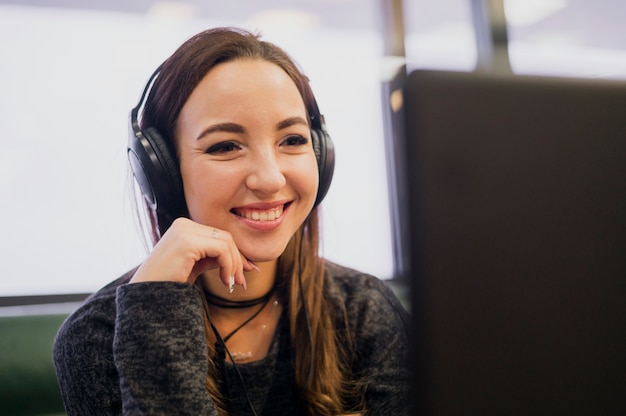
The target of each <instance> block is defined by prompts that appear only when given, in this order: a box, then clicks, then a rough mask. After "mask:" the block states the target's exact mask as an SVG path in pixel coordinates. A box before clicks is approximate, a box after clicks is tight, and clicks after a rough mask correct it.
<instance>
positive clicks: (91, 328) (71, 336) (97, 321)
mask: <svg viewBox="0 0 626 416" xmlns="http://www.w3.org/2000/svg"><path fill="white" fill-rule="evenodd" d="M134 272H135V269H133V270H130V271H128V272H126V273H124V274H123V275H122V276H121V277H119V278H117V279H115V280H114V281H112V282H111V283H109V284H107V285H106V286H104V287H103V288H101V289H100V290H98V291H97V292H95V293H93V294H92V295H90V296H89V297H88V298H87V299H85V300H84V301H83V303H82V304H81V305H80V306H79V307H78V308H77V309H76V310H75V311H74V312H72V313H71V314H70V315H69V316H68V317H67V319H66V320H65V322H64V323H63V325H61V328H60V329H59V332H58V333H57V337H56V340H55V348H60V347H62V346H63V345H65V344H67V343H71V344H74V343H75V342H78V341H80V340H81V339H82V340H86V339H88V338H91V339H93V337H95V338H101V337H107V334H109V335H110V337H112V336H113V329H114V326H115V312H116V310H115V308H116V307H115V297H116V290H117V288H118V287H119V286H121V285H123V284H125V283H128V281H129V280H130V279H131V277H132V276H133V273H134Z"/></svg>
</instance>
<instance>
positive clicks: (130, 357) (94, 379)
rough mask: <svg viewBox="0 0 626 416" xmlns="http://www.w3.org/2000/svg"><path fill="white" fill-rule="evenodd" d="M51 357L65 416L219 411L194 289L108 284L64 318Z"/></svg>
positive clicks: (213, 413)
mask: <svg viewBox="0 0 626 416" xmlns="http://www.w3.org/2000/svg"><path fill="white" fill-rule="evenodd" d="M53 355H54V363H55V367H56V373H57V379H58V381H59V386H60V388H61V393H62V395H63V401H64V404H65V408H66V412H67V414H68V415H69V416H74V415H80V416H83V415H121V414H124V415H147V414H149V415H170V414H177V415H216V414H217V412H216V409H215V407H214V405H213V402H212V401H211V399H210V396H209V395H208V393H207V391H206V388H205V381H206V375H207V368H208V367H207V366H208V363H207V347H206V340H205V334H204V321H203V308H202V302H201V298H200V294H199V292H198V290H197V289H196V287H195V286H192V285H188V284H178V283H172V282H163V283H157V282H150V283H134V284H123V282H122V284H121V285H120V284H119V282H118V283H116V284H114V285H111V286H110V287H107V288H105V289H103V290H102V291H100V292H98V293H97V294H95V295H94V296H92V297H91V298H90V299H88V300H87V301H86V302H85V304H83V305H82V306H81V307H80V308H79V309H78V310H76V311H75V312H74V313H73V314H72V315H71V316H70V317H69V318H68V319H67V320H66V322H64V324H63V325H62V327H61V328H60V330H59V332H58V333H57V337H56V339H55V344H54V350H53Z"/></svg>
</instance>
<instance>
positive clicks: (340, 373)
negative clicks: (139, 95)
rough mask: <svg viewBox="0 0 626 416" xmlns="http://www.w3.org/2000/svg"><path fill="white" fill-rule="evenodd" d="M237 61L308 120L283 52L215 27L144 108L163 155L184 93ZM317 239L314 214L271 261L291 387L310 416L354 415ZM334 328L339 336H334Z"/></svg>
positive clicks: (347, 357) (213, 384) (337, 313)
mask: <svg viewBox="0 0 626 416" xmlns="http://www.w3.org/2000/svg"><path fill="white" fill-rule="evenodd" d="M236 59H260V60H264V61H267V62H270V63H274V64H276V65H278V66H279V67H281V68H282V69H283V70H284V71H285V72H286V73H287V75H289V77H290V78H291V79H292V80H293V82H294V83H295V85H296V87H297V88H298V91H299V92H300V95H301V96H302V99H303V101H304V104H305V106H306V109H307V111H308V113H309V115H311V114H312V113H313V112H314V111H315V110H314V108H315V107H314V105H315V104H314V98H313V93H312V91H311V88H310V86H309V83H308V79H307V78H306V77H305V76H304V75H303V74H302V72H301V71H300V69H299V68H298V67H297V65H296V64H295V62H294V61H293V60H292V59H291V58H290V57H289V56H288V55H287V53H285V52H284V51H283V50H282V49H280V48H279V47H277V46H276V45H274V44H271V43H269V42H265V41H261V40H260V38H259V36H258V35H255V34H252V33H250V32H247V31H244V30H240V29H234V28H218V29H210V30H207V31H204V32H201V33H199V34H197V35H195V36H193V37H192V38H190V39H189V40H188V41H186V42H185V43H183V44H182V45H181V46H180V47H179V48H178V49H177V50H176V51H175V52H174V54H173V55H172V56H171V57H170V58H168V59H167V60H166V61H165V62H164V63H163V65H162V67H161V70H160V73H159V76H158V77H157V78H156V80H155V82H154V84H153V86H152V88H151V90H150V93H149V95H148V98H147V100H146V103H145V105H144V110H143V115H142V120H141V123H142V125H143V126H152V127H155V128H156V129H157V130H158V131H159V132H160V134H161V136H163V138H164V139H165V140H166V141H167V145H168V146H170V150H171V151H173V152H176V149H177V146H176V143H175V140H176V137H175V134H174V133H175V131H176V123H177V120H178V117H179V114H180V111H181V109H182V107H183V105H184V104H185V102H186V101H187V99H188V97H189V95H190V94H191V92H192V91H193V90H194V88H195V87H196V86H197V85H198V83H199V82H200V81H201V80H202V78H203V77H204V76H205V75H206V74H207V73H208V72H209V71H210V70H211V69H212V68H213V67H215V66H216V65H218V64H220V63H224V62H228V61H233V60H236ZM148 216H149V219H150V224H151V228H152V230H151V231H152V232H151V234H152V236H153V238H154V239H155V240H156V239H158V238H159V237H158V236H159V235H162V233H164V232H165V230H164V229H159V223H160V222H159V221H158V219H157V218H156V214H155V213H154V212H148ZM161 228H163V227H161ZM319 241H320V238H319V221H318V212H317V208H315V209H313V211H312V212H311V213H310V214H309V216H308V217H307V219H306V220H305V221H304V223H303V224H302V226H301V227H300V228H299V230H298V231H297V232H296V233H295V234H294V236H293V237H292V238H291V240H290V241H289V243H288V244H287V247H286V249H285V251H284V253H283V254H282V255H281V256H280V258H279V259H278V267H277V276H276V279H277V286H278V295H279V296H280V297H281V298H282V299H281V301H282V302H284V304H285V305H286V309H287V316H288V319H289V325H290V334H291V335H290V336H291V342H292V343H293V346H294V354H295V378H296V380H295V381H296V384H297V386H298V388H299V392H300V399H301V400H302V401H304V402H305V403H306V408H307V412H308V413H309V414H311V415H337V414H342V413H348V412H351V411H356V412H359V411H362V409H363V402H362V387H361V386H360V384H359V383H358V382H356V381H355V380H354V379H353V376H352V373H351V368H352V364H353V360H354V357H355V352H354V351H353V342H352V340H351V337H350V335H349V331H348V328H349V326H348V324H347V320H346V312H345V309H344V307H343V305H336V304H331V303H330V302H331V301H330V300H329V299H327V297H326V296H324V293H325V292H324V290H325V288H324V263H323V259H322V258H321V257H320V256H319V253H318V247H319ZM338 322H339V323H340V324H339V326H340V327H341V328H342V329H343V330H342V331H336V330H335V328H336V326H337V323H338ZM205 326H206V329H207V330H206V333H207V344H208V349H209V357H210V359H209V374H208V375H207V383H206V384H207V390H208V392H209V394H210V396H211V397H212V399H213V401H214V402H215V403H216V405H217V407H218V409H219V411H220V413H222V414H226V410H225V406H224V400H223V397H222V396H221V394H220V392H219V385H218V383H217V381H216V380H217V379H218V377H217V376H218V374H217V369H216V363H215V361H214V357H215V351H214V343H215V334H214V333H213V331H212V330H211V328H210V326H209V324H208V322H205ZM355 397H356V398H357V399H356V400H355Z"/></svg>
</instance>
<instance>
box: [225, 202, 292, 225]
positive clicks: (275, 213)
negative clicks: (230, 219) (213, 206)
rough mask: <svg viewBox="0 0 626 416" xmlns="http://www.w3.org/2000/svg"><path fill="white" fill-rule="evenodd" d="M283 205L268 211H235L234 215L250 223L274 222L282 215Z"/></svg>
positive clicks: (246, 209) (247, 209)
mask: <svg viewBox="0 0 626 416" xmlns="http://www.w3.org/2000/svg"><path fill="white" fill-rule="evenodd" d="M283 208H284V205H279V206H277V207H274V208H270V209H250V208H245V209H237V210H236V211H235V213H236V214H237V215H239V216H240V217H243V218H245V219H247V220H251V221H259V222H264V221H275V220H277V219H279V218H280V217H281V215H283Z"/></svg>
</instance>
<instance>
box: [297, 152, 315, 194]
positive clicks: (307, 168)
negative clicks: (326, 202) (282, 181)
mask: <svg viewBox="0 0 626 416" xmlns="http://www.w3.org/2000/svg"><path fill="white" fill-rule="evenodd" d="M294 170H295V173H294V187H295V188H297V191H298V193H300V196H301V197H302V198H304V199H306V200H307V201H308V200H310V203H311V206H313V202H315V197H316V196H317V188H318V185H319V172H318V169H317V160H316V159H315V155H313V154H311V156H309V157H307V159H306V161H304V162H302V163H298V164H297V165H296V166H295V169H294Z"/></svg>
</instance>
